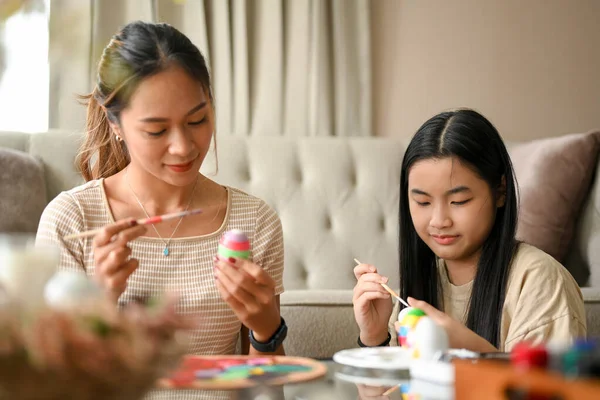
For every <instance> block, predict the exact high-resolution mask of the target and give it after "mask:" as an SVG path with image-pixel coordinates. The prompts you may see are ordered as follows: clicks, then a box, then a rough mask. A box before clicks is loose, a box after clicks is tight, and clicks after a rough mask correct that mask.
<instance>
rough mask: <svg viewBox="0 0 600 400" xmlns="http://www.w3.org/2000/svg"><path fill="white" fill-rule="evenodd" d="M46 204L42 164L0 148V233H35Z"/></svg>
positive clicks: (25, 154)
mask: <svg viewBox="0 0 600 400" xmlns="http://www.w3.org/2000/svg"><path fill="white" fill-rule="evenodd" d="M46 203H47V199H46V182H45V180H44V169H43V166H42V164H41V163H39V162H38V161H37V160H36V159H34V158H33V157H31V156H30V155H29V154H27V153H24V152H21V151H17V150H11V149H5V148H0V215H2V218H0V232H35V231H36V230H37V226H38V223H39V220H40V216H41V215H42V211H44V207H45V206H46Z"/></svg>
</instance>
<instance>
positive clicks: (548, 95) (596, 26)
mask: <svg viewBox="0 0 600 400" xmlns="http://www.w3.org/2000/svg"><path fill="white" fill-rule="evenodd" d="M372 4H373V12H372V21H371V22H372V27H373V56H374V61H373V63H374V65H373V73H374V82H373V84H374V91H373V97H374V125H375V127H374V128H375V132H376V134H377V135H380V136H396V137H410V136H412V135H413V134H414V132H415V131H416V129H418V127H419V126H420V125H421V124H422V123H423V122H424V121H425V120H426V119H427V118H429V117H430V116H432V115H434V114H435V113H437V112H439V111H441V110H443V109H447V108H452V107H461V106H465V107H472V108H475V109H477V110H479V111H480V112H482V113H483V114H484V115H486V116H487V117H488V118H489V119H490V120H492V122H493V123H494V124H495V125H496V127H497V128H498V129H499V130H500V133H501V134H502V135H503V137H504V138H505V139H509V140H517V139H521V140H523V139H533V138H539V137H544V136H557V135H562V134H564V133H569V132H580V131H586V130H589V129H593V128H600V1H598V0H527V1H519V0H508V1H507V0H502V1H500V0H498V1H496V0H452V1H425V0H406V1H404V0H373V2H372Z"/></svg>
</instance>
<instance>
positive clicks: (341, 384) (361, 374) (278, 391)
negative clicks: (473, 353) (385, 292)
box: [151, 360, 454, 400]
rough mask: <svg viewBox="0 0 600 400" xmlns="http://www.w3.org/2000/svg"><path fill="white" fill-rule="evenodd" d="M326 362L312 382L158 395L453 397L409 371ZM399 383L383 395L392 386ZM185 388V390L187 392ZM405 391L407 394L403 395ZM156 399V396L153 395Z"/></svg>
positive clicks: (311, 399)
mask: <svg viewBox="0 0 600 400" xmlns="http://www.w3.org/2000/svg"><path fill="white" fill-rule="evenodd" d="M321 362H322V363H324V364H325V365H326V366H327V374H326V375H325V376H323V377H322V378H320V379H316V380H313V381H309V382H303V383H295V384H288V385H285V386H283V387H281V386H275V387H269V386H257V387H254V388H250V389H242V390H238V391H235V392H227V393H226V394H224V393H223V392H219V393H218V394H217V392H213V393H211V392H206V391H202V392H203V393H200V391H198V392H196V393H193V391H189V390H186V391H182V392H181V393H180V395H178V394H177V392H178V391H172V390H171V391H169V395H168V396H166V397H156V398H157V399H159V398H160V399H162V398H165V399H169V400H172V399H173V400H188V399H190V400H191V399H194V400H195V399H227V400H335V399H360V400H394V399H406V398H408V399H419V400H453V399H454V387H453V386H451V385H450V386H448V385H437V384H433V383H430V382H422V381H415V380H411V379H410V377H409V376H408V371H382V370H372V369H366V368H354V367H347V366H343V365H340V364H337V363H335V362H333V361H332V360H321ZM392 387H397V389H395V390H394V391H392V392H391V393H389V394H387V395H384V393H385V392H387V391H388V390H389V389H390V388H392ZM184 392H185V394H184ZM403 395H404V397H403ZM151 398H152V399H154V398H155V397H151Z"/></svg>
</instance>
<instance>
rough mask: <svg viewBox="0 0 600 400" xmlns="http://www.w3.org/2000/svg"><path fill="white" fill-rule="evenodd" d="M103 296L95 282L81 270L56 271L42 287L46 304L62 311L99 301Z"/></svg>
mask: <svg viewBox="0 0 600 400" xmlns="http://www.w3.org/2000/svg"><path fill="white" fill-rule="evenodd" d="M103 296H104V293H103V291H102V289H101V288H100V286H98V284H97V283H96V282H94V281H92V280H91V279H88V277H87V276H86V275H85V274H84V273H83V272H75V271H58V272H57V273H56V274H54V276H53V277H52V278H51V279H50V280H49V281H48V283H47V284H46V287H45V289H44V298H45V300H46V304H47V305H48V306H49V307H52V308H55V309H58V310H62V311H69V310H73V309H75V308H78V307H82V306H86V305H91V304H94V303H96V302H100V301H101V300H102V299H103Z"/></svg>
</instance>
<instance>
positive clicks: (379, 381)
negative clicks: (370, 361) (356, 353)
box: [335, 372, 410, 387]
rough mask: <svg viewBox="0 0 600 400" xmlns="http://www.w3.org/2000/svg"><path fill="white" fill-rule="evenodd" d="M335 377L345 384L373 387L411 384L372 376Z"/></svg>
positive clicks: (339, 374)
mask: <svg viewBox="0 0 600 400" xmlns="http://www.w3.org/2000/svg"><path fill="white" fill-rule="evenodd" d="M335 377H336V378H338V379H339V380H342V381H344V382H350V383H354V384H357V385H367V386H373V387H391V386H398V385H400V384H408V383H410V380H409V379H393V378H373V377H370V376H356V375H350V374H344V373H343V372H336V373H335Z"/></svg>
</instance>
